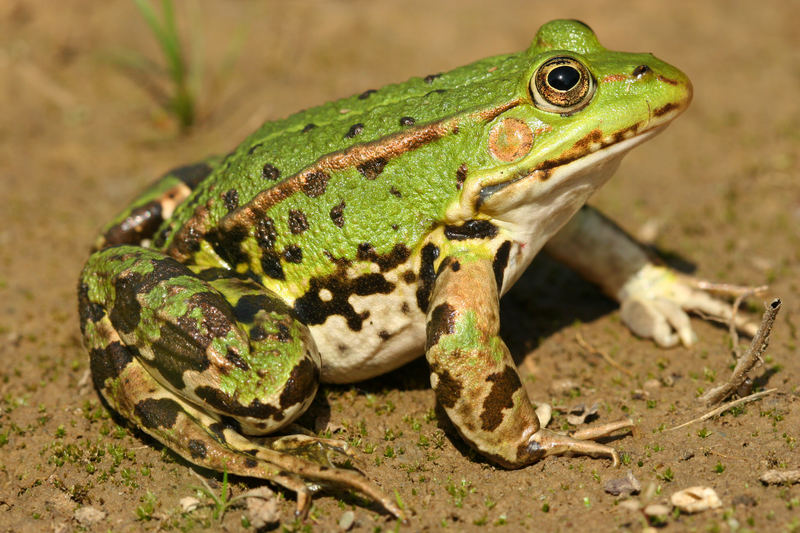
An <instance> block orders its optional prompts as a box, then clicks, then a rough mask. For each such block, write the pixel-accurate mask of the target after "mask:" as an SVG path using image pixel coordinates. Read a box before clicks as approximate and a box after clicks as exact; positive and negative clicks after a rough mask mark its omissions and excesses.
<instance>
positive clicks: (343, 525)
mask: <svg viewBox="0 0 800 533" xmlns="http://www.w3.org/2000/svg"><path fill="white" fill-rule="evenodd" d="M355 521H356V514H355V513H354V512H353V511H345V512H343V513H342V517H341V518H340V519H339V529H341V530H342V531H348V530H349V529H350V528H351V527H353V524H354V523H355Z"/></svg>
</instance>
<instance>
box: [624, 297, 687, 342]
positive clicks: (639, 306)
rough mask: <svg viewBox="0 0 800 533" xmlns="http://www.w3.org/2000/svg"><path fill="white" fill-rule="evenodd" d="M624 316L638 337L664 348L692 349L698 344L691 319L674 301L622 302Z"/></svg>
mask: <svg viewBox="0 0 800 533" xmlns="http://www.w3.org/2000/svg"><path fill="white" fill-rule="evenodd" d="M620 316H621V318H622V322H623V323H624V324H625V325H626V326H628V328H629V329H630V330H631V331H632V332H633V333H634V335H637V336H639V337H643V338H645V339H653V340H654V341H655V342H656V344H658V345H659V346H661V347H662V348H671V347H673V346H675V345H677V344H678V342H681V343H683V345H684V346H691V345H692V344H693V343H694V342H695V341H696V340H697V336H696V335H695V333H694V331H693V330H692V327H691V324H690V323H689V316H688V315H687V314H686V312H684V311H683V310H682V309H681V308H680V306H678V305H677V304H675V303H673V302H670V301H666V300H646V299H640V298H629V299H626V300H624V301H623V302H622V304H621V306H620Z"/></svg>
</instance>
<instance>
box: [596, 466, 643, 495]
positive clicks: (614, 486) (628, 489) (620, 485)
mask: <svg viewBox="0 0 800 533" xmlns="http://www.w3.org/2000/svg"><path fill="white" fill-rule="evenodd" d="M603 490H605V491H606V492H607V493H609V494H611V495H613V496H629V495H631V494H639V492H640V491H641V490H642V484H641V483H639V480H638V479H636V478H635V477H634V475H633V472H631V471H630V470H628V472H627V473H626V474H625V477H620V478H616V479H610V480H608V481H607V482H606V484H605V485H603Z"/></svg>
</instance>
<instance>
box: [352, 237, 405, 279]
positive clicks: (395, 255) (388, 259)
mask: <svg viewBox="0 0 800 533" xmlns="http://www.w3.org/2000/svg"><path fill="white" fill-rule="evenodd" d="M410 255H411V250H409V249H408V247H407V246H406V245H405V244H402V243H397V244H395V245H394V247H393V248H392V250H391V251H390V252H389V253H386V254H378V252H376V251H375V247H374V246H372V244H370V243H368V242H362V243H360V244H359V245H358V250H357V251H356V259H358V260H359V261H372V262H373V263H376V264H377V265H378V267H380V270H381V272H386V271H387V270H391V269H393V268H395V267H396V266H398V265H400V264H402V263H404V262H405V261H406V260H407V259H408V258H409V256H410Z"/></svg>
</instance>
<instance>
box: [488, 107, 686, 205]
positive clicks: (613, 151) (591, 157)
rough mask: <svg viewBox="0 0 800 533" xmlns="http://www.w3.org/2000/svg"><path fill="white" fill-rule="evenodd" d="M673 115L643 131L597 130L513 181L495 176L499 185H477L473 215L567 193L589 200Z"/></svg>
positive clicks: (646, 125) (510, 178)
mask: <svg viewBox="0 0 800 533" xmlns="http://www.w3.org/2000/svg"><path fill="white" fill-rule="evenodd" d="M679 112H680V111H677V112H674V115H677V114H678V113H679ZM669 114H670V115H673V113H669ZM674 115H673V116H672V117H670V120H665V121H659V122H658V124H653V123H652V122H651V123H650V124H645V125H644V127H645V128H646V129H645V130H644V131H637V126H638V127H639V128H641V127H642V126H641V125H636V126H632V127H630V128H628V129H626V130H622V131H619V132H616V133H614V134H612V135H610V136H607V137H604V136H603V135H602V134H601V133H600V132H599V131H597V130H595V131H594V132H592V133H590V134H589V135H587V136H586V137H584V138H583V139H581V140H580V141H578V142H577V143H576V144H575V148H574V149H572V150H570V151H569V152H567V153H566V154H563V155H561V156H559V157H558V158H555V159H549V160H546V161H543V162H541V163H539V164H537V165H536V166H535V167H534V168H532V169H517V170H515V171H514V173H515V174H516V176H513V177H509V176H494V177H493V178H494V179H492V180H491V181H495V182H496V181H497V178H498V177H500V179H502V182H500V183H493V184H488V185H482V184H476V185H478V187H479V190H478V191H476V192H477V194H476V195H475V196H474V197H473V198H474V202H475V203H474V204H473V208H474V211H475V212H481V213H484V214H487V215H490V216H496V215H498V214H500V213H503V212H507V211H509V210H511V209H514V208H515V207H516V206H518V205H519V204H522V203H528V202H536V201H542V200H543V199H544V198H546V197H549V196H551V195H552V194H553V193H557V192H558V191H560V190H561V191H562V192H563V190H564V189H572V190H574V191H575V192H576V193H577V192H584V191H585V193H586V194H585V197H588V196H589V194H591V192H593V191H594V190H595V189H597V188H598V187H600V186H601V185H603V184H604V183H605V182H606V181H607V180H608V178H610V177H611V175H612V174H613V172H614V171H615V170H616V168H617V166H618V165H619V162H620V161H621V160H622V157H623V156H624V155H625V154H626V153H627V152H628V151H630V150H631V149H632V148H634V147H635V146H637V145H639V144H641V143H643V142H644V141H646V140H648V139H650V138H652V137H654V136H655V135H657V134H659V133H661V132H662V131H663V130H664V129H665V128H666V126H667V125H668V124H669V122H670V121H671V118H674ZM503 178H505V179H503ZM487 181H488V180H487Z"/></svg>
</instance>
